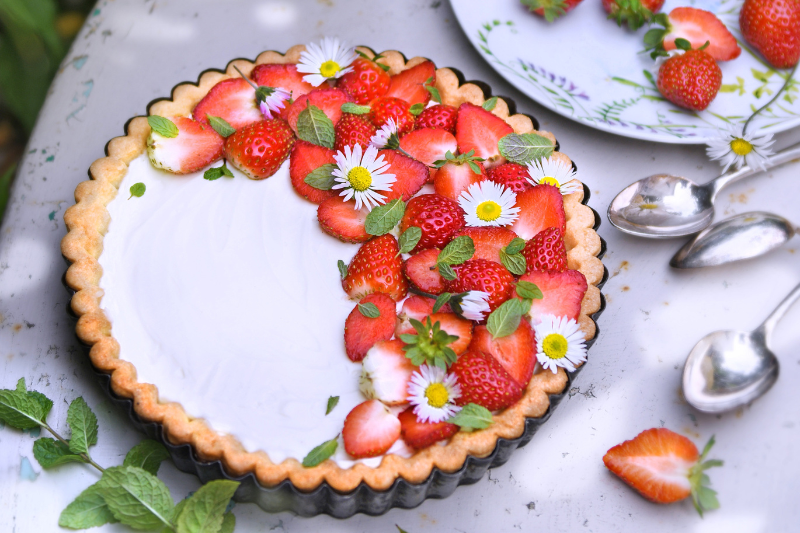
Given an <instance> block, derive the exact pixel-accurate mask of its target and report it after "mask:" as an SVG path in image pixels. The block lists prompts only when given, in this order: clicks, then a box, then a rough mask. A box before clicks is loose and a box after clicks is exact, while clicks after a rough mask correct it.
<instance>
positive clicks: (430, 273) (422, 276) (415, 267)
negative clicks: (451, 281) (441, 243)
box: [403, 248, 445, 294]
mask: <svg viewBox="0 0 800 533" xmlns="http://www.w3.org/2000/svg"><path fill="white" fill-rule="evenodd" d="M439 252H440V250H439V249H438V248H429V249H427V250H423V251H421V252H419V253H417V254H414V255H412V256H411V257H409V258H408V259H406V262H405V264H404V265H403V272H404V273H405V275H406V277H407V278H408V279H409V281H411V283H412V284H413V285H414V286H415V287H416V288H418V289H419V290H421V291H423V292H427V293H428V294H441V293H443V292H444V286H445V281H444V278H443V277H442V276H441V275H440V274H439V269H438V268H436V260H437V258H438V257H439Z"/></svg>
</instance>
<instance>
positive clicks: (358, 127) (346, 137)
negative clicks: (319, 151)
mask: <svg viewBox="0 0 800 533" xmlns="http://www.w3.org/2000/svg"><path fill="white" fill-rule="evenodd" d="M376 130H377V128H376V127H375V125H374V124H373V123H372V122H370V121H369V120H367V119H366V118H364V117H362V116H359V115H353V114H350V113H343V114H342V117H341V118H340V119H339V122H337V123H336V126H335V127H334V129H333V131H334V133H335V135H336V138H335V141H334V145H333V149H334V151H336V152H344V147H345V146H349V147H350V149H351V150H352V148H353V147H354V146H355V145H359V146H361V150H363V151H366V150H367V147H369V141H370V139H371V138H372V136H373V135H375V131H376Z"/></svg>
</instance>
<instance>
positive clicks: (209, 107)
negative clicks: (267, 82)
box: [192, 78, 264, 130]
mask: <svg viewBox="0 0 800 533" xmlns="http://www.w3.org/2000/svg"><path fill="white" fill-rule="evenodd" d="M208 115H211V116H214V117H220V118H223V119H225V120H226V121H228V124H230V125H231V127H232V128H234V129H237V130H238V129H240V128H243V127H244V126H247V125H248V124H252V123H253V122H257V121H259V120H264V115H262V114H261V110H260V109H259V108H258V103H257V102H256V90H255V89H253V87H251V86H250V84H249V83H247V80H245V79H242V78H230V79H227V80H222V81H221V82H219V83H217V84H216V85H214V86H213V87H212V88H211V90H210V91H208V94H207V95H205V96H204V97H203V99H202V100H200V101H199V102H197V105H196V106H194V111H192V117H193V118H194V119H195V120H196V121H197V122H202V123H204V124H208Z"/></svg>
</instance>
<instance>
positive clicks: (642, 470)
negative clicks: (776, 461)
mask: <svg viewBox="0 0 800 533" xmlns="http://www.w3.org/2000/svg"><path fill="white" fill-rule="evenodd" d="M713 445H714V437H711V439H709V441H708V444H706V446H705V448H704V449H703V453H702V454H699V453H698V452H697V446H695V445H694V443H693V442H692V441H690V440H689V439H687V438H686V437H684V436H683V435H679V434H677V433H675V432H674V431H670V430H669V429H666V428H653V429H647V430H645V431H642V432H641V433H639V434H638V435H637V436H636V437H634V438H633V439H631V440H626V441H625V442H623V443H622V444H617V445H616V446H614V447H613V448H611V449H610V450H608V452H606V454H605V455H604V456H603V463H604V464H605V465H606V467H607V468H608V469H609V470H611V471H612V472H613V473H614V474H616V475H617V476H619V478H620V479H622V480H623V481H624V482H625V483H627V484H628V485H630V486H631V487H633V488H634V489H635V490H636V491H638V492H639V494H641V495H642V496H644V497H645V498H646V499H648V500H650V501H651V502H655V503H673V502H677V501H680V500H683V499H685V498H688V497H689V496H691V497H692V501H693V502H694V506H695V508H696V509H697V512H698V513H700V516H703V512H704V511H710V510H712V509H717V508H718V507H719V502H718V501H717V493H716V491H714V490H713V489H711V488H709V487H708V486H707V485H708V483H709V479H708V476H707V475H706V474H705V470H707V469H709V468H713V467H715V466H722V461H719V460H716V459H710V460H708V461H706V460H705V458H706V455H708V452H709V451H710V450H711V447H712V446H713Z"/></svg>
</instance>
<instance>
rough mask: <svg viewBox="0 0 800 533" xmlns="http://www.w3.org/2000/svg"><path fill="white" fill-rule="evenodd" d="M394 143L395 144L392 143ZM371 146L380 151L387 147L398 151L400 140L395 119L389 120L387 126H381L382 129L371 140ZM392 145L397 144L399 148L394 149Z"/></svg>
mask: <svg viewBox="0 0 800 533" xmlns="http://www.w3.org/2000/svg"><path fill="white" fill-rule="evenodd" d="M392 141H395V142H394V143H392ZM369 144H370V145H371V146H374V147H375V148H377V149H378V150H382V149H384V148H386V147H387V146H388V147H389V148H391V149H394V150H396V149H397V146H399V145H400V140H399V139H398V137H397V122H395V121H394V119H393V118H390V119H389V120H387V121H386V124H384V125H383V126H381V127H380V129H379V130H378V131H376V132H375V134H374V135H373V136H372V138H371V139H370V140H369ZM392 144H396V145H397V146H394V147H392Z"/></svg>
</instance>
